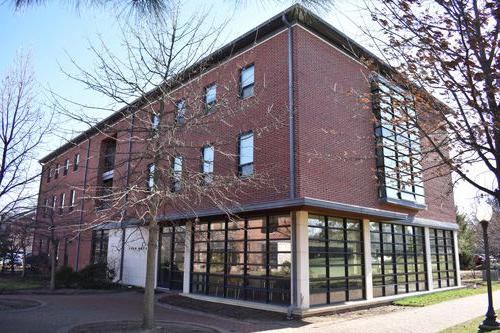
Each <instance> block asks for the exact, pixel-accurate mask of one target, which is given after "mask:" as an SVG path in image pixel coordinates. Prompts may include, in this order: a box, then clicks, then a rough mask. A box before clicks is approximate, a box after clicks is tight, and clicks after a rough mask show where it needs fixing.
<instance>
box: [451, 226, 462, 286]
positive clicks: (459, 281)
mask: <svg viewBox="0 0 500 333" xmlns="http://www.w3.org/2000/svg"><path fill="white" fill-rule="evenodd" d="M453 245H454V247H455V249H454V251H455V269H456V272H457V286H461V285H462V279H461V277H460V259H459V256H458V230H453Z"/></svg>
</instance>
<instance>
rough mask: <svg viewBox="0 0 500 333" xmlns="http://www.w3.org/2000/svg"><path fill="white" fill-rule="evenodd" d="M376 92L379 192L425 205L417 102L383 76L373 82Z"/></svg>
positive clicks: (387, 197) (373, 90)
mask: <svg viewBox="0 0 500 333" xmlns="http://www.w3.org/2000/svg"><path fill="white" fill-rule="evenodd" d="M372 93H373V94H374V97H375V98H374V101H375V102H374V104H373V106H374V113H375V115H376V116H377V118H378V123H377V126H376V128H375V135H376V137H377V147H378V148H377V168H378V171H379V172H378V174H379V186H380V188H379V195H380V196H381V197H382V198H386V199H397V200H405V201H410V202H416V203H419V204H425V196H424V188H423V183H422V175H421V171H422V170H421V168H420V165H419V162H420V161H419V160H420V157H421V155H420V154H419V152H420V139H419V137H418V135H417V133H416V130H415V128H414V126H413V125H412V123H413V122H414V121H415V118H414V117H415V114H416V113H415V110H414V102H413V100H412V99H411V98H410V97H408V96H404V95H403V94H402V93H401V92H400V91H399V88H396V87H395V86H392V85H390V84H389V83H386V82H385V81H382V80H381V79H379V80H376V81H374V82H373V83H372Z"/></svg>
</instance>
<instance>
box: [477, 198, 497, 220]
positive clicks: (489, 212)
mask: <svg viewBox="0 0 500 333" xmlns="http://www.w3.org/2000/svg"><path fill="white" fill-rule="evenodd" d="M492 216H493V209H492V208H491V205H490V204H488V202H486V201H485V200H483V201H481V202H480V203H479V205H477V208H476V218H477V220H478V221H479V222H483V221H485V222H490V221H491V217H492Z"/></svg>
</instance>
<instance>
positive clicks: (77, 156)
mask: <svg viewBox="0 0 500 333" xmlns="http://www.w3.org/2000/svg"><path fill="white" fill-rule="evenodd" d="M79 165H80V154H75V158H74V159H73V171H76V170H78V166H79Z"/></svg>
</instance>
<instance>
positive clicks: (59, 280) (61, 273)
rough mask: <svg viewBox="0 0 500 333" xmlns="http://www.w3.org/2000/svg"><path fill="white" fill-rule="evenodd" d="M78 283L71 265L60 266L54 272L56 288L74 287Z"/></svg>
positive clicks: (76, 274)
mask: <svg viewBox="0 0 500 333" xmlns="http://www.w3.org/2000/svg"><path fill="white" fill-rule="evenodd" d="M77 284H78V273H76V272H74V271H73V269H72V268H71V267H61V268H60V269H59V270H58V271H57V272H56V286H57V288H74V287H75V286H76V285H77Z"/></svg>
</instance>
